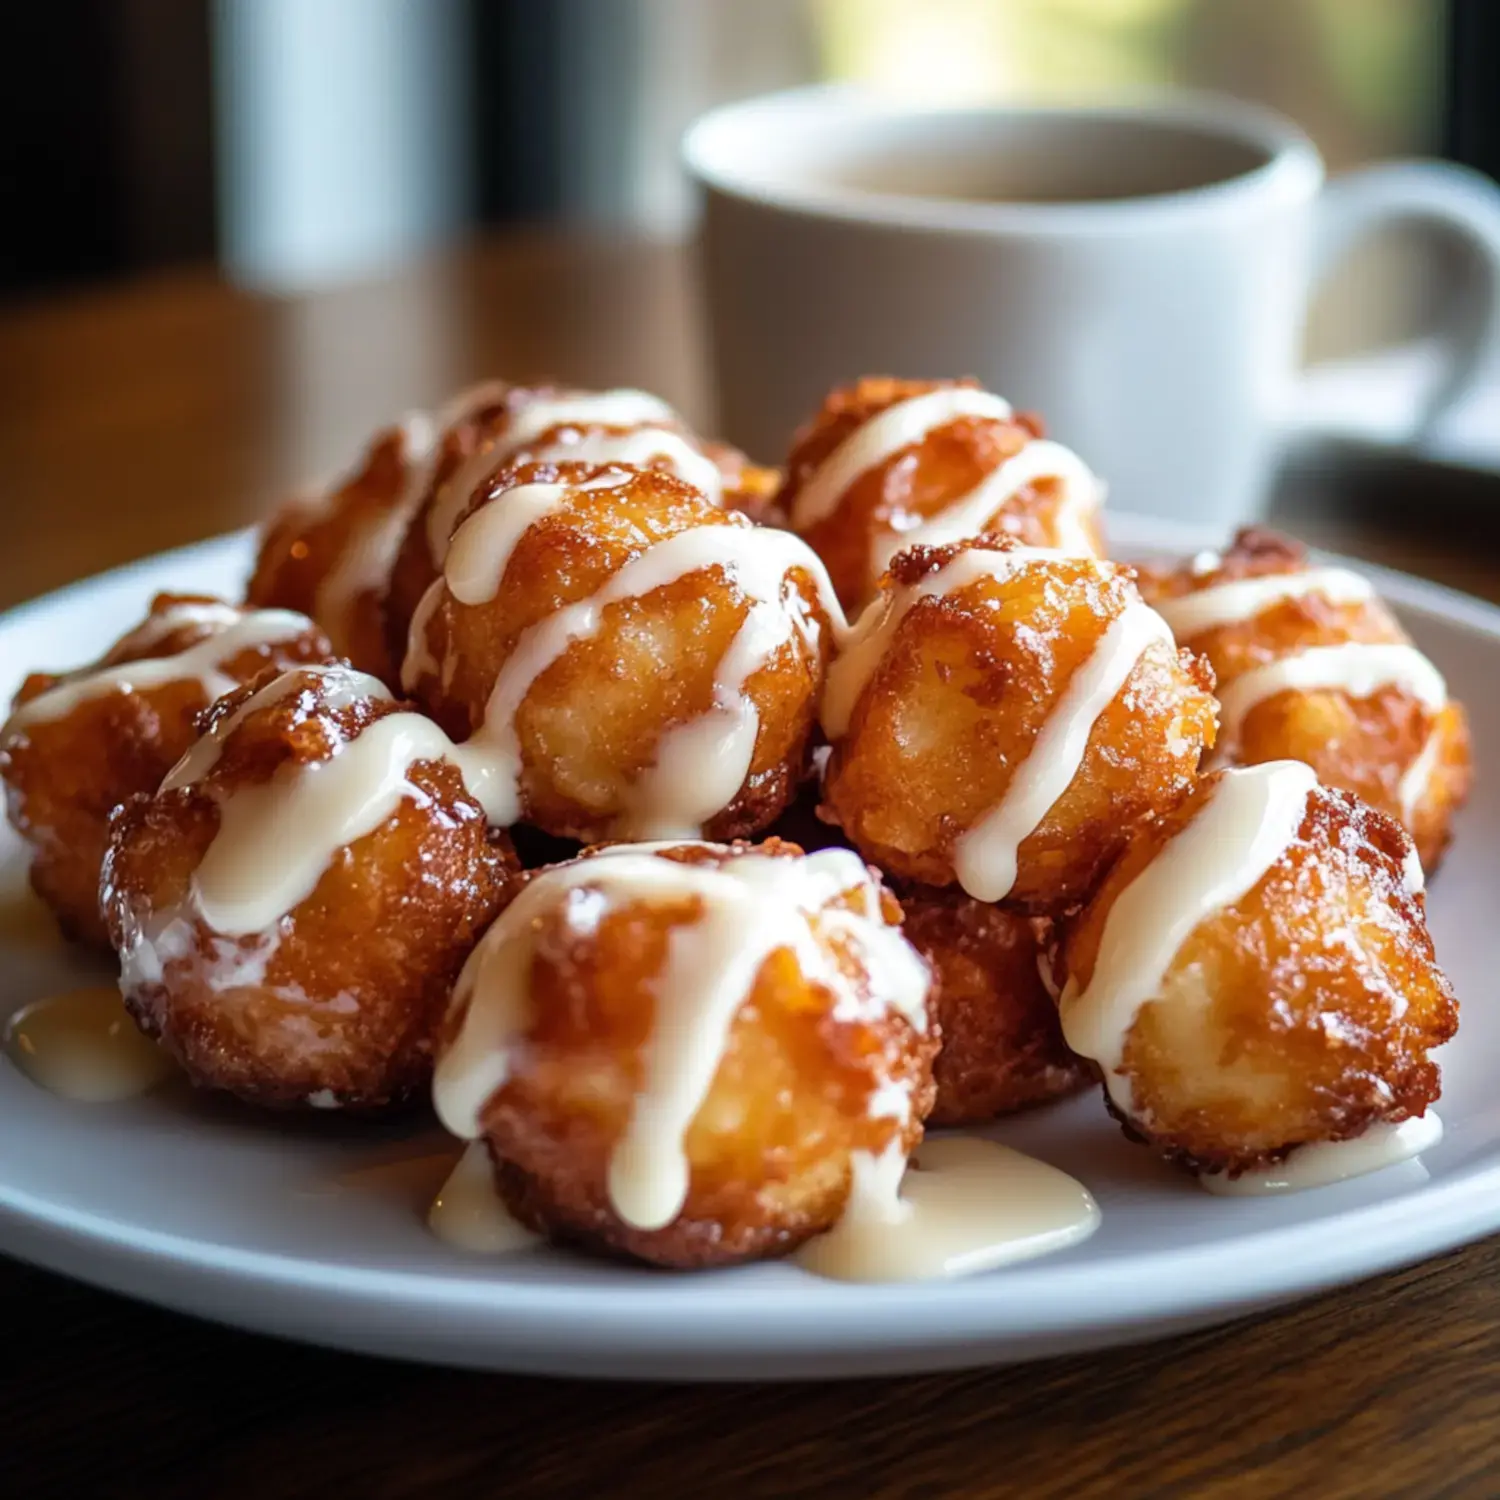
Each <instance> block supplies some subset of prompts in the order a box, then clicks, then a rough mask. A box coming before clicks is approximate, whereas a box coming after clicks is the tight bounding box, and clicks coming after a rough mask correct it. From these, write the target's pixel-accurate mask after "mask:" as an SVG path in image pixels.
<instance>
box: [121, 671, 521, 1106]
mask: <svg viewBox="0 0 1500 1500" xmlns="http://www.w3.org/2000/svg"><path fill="white" fill-rule="evenodd" d="M445 745H446V740H445V737H444V736H443V735H442V732H441V731H440V730H439V729H438V728H437V726H436V725H435V724H433V723H431V721H430V720H427V719H425V718H422V717H421V716H420V715H417V714H414V713H410V712H406V711H404V710H403V708H402V705H400V704H399V703H397V702H396V701H395V700H393V699H392V698H391V696H390V694H389V693H388V692H386V690H385V689H384V687H383V686H382V685H381V684H380V682H379V681H378V680H377V679H375V678H374V677H369V676H366V675H365V674H363V673H358V672H355V671H354V670H353V669H351V668H348V667H343V666H334V667H322V668H316V667H306V668H299V669H296V670H294V671H291V672H288V673H286V674H284V675H282V676H279V677H278V676H274V675H272V674H269V673H268V674H266V676H265V677H264V678H262V679H259V680H258V681H257V682H256V683H254V684H252V685H250V686H247V687H245V688H242V689H240V690H239V691H238V692H237V693H235V694H233V695H231V696H230V697H228V698H225V699H222V700H221V701H220V702H219V703H217V704H216V705H215V706H214V708H213V710H212V712H211V713H210V715H209V717H208V720H207V732H206V734H205V736H204V738H203V739H202V740H200V741H199V742H198V744H197V745H195V746H194V748H193V750H192V751H191V752H190V753H189V754H188V756H187V757H185V759H184V760H183V761H182V762H181V763H180V764H179V765H178V766H177V767H176V768H175V769H174V770H173V772H172V774H171V776H169V777H168V778H167V781H166V782H165V784H164V785H163V787H162V789H161V790H160V791H159V792H157V793H156V795H154V796H139V797H136V798H133V799H132V800H131V801H130V802H128V803H126V804H125V806H124V807H122V808H121V809H120V810H119V811H118V812H117V813H116V814H115V817H114V820H113V828H112V841H111V845H110V851H109V854H108V856H107V857H106V859H105V866H104V878H103V890H102V899H103V905H104V908H105V914H106V916H107V918H108V921H109V930H110V937H111V940H112V941H113V943H114V946H115V948H116V950H117V952H118V953H119V955H120V962H121V979H120V988H121V991H122V993H123V994H124V996H125V1003H126V1005H127V1007H128V1008H129V1010H130V1012H131V1014H132V1015H133V1016H134V1017H135V1019H136V1021H137V1023H138V1024H139V1025H140V1027H141V1030H142V1031H144V1032H145V1033H146V1034H147V1035H148V1036H151V1037H155V1038H159V1039H160V1041H161V1042H162V1044H163V1045H164V1046H165V1047H166V1049H167V1050H168V1051H169V1052H170V1053H171V1054H172V1056H174V1057H175V1058H176V1059H177V1060H178V1061H179V1062H180V1063H181V1064H182V1066H183V1068H184V1069H185V1070H186V1072H187V1074H188V1077H189V1078H191V1079H192V1081H193V1082H194V1083H195V1084H197V1085H198V1086H199V1087H201V1088H207V1089H217V1090H222V1091H224V1092H226V1093H229V1094H233V1095H234V1096H236V1097H237V1098H239V1099H243V1100H245V1101H247V1102H248V1103H251V1104H256V1105H261V1106H265V1107H269V1108H276V1109H289V1108H297V1107H303V1106H311V1107H314V1108H323V1109H332V1108H347V1109H357V1110H366V1111H368V1110H375V1109H379V1108H382V1107H384V1106H387V1105H392V1104H396V1103H399V1102H401V1101H402V1100H404V1099H406V1098H407V1097H409V1096H410V1095H412V1094H413V1093H414V1092H415V1091H417V1090H418V1089H420V1088H422V1087H423V1085H424V1084H425V1083H426V1082H427V1080H428V1078H429V1077H430V1075H431V1070H432V1052H433V1044H434V1040H435V1036H436V1030H437V1026H438V1024H439V1022H440V1021H441V1019H442V1016H443V1014H444V1011H445V1009H446V1006H447V1003H448V996H449V992H450V990H451V988H452V985H453V981H454V979H455V978H456V977H457V975H458V972H459V970H460V968H461V967H462V965H463V962H464V960H465V959H466V958H467V957H468V955H469V952H470V950H471V949H472V948H473V946H474V944H475V942H476V941H477V940H478V938H479V935H480V934H481V933H482V932H483V931H484V929H485V927H486V926H487V925H488V923H489V922H490V920H491V919H492V918H493V917H494V915H495V913H496V912H497V911H498V910H499V908H500V906H501V904H502V900H503V897H504V894H505V891H506V888H507V886H508V884H509V881H510V879H511V878H512V876H513V875H514V874H515V873H516V865H515V859H514V856H513V854H512V853H511V851H510V848H509V845H508V842H507V840H506V838H505V836H504V835H503V834H497V833H493V832H491V831H490V830H489V829H488V828H487V826H486V823H485V818H484V814H483V812H482V810H481V809H480V807H479V805H478V803H477V802H475V800H474V799H473V797H471V796H470V795H469V792H468V790H467V788H466V787H465V784H464V780H463V777H462V775H461V774H460V772H459V770H458V769H457V767H456V766H455V765H453V764H452V763H451V762H449V761H448V760H447V759H446V758H445V756H444V747H445Z"/></svg>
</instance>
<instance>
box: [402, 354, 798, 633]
mask: <svg viewBox="0 0 1500 1500" xmlns="http://www.w3.org/2000/svg"><path fill="white" fill-rule="evenodd" d="M440 420H441V422H442V428H443V431H442V437H441V439H440V441H439V443H438V447H437V450H436V453H435V455H434V459H433V462H432V465H431V469H430V472H429V474H428V477H427V484H426V487H425V492H424V493H423V494H422V496H421V497H420V498H419V499H418V501H417V504H416V511H415V514H414V516H413V519H412V521H411V524H410V525H409V527H408V529H407V532H406V536H405V539H404V541H403V542H402V544H401V547H400V550H399V552H398V554H397V557H396V562H395V566H394V569H393V571H392V574H391V581H390V591H389V597H388V605H387V613H388V617H389V618H388V622H387V629H388V631H389V633H390V638H391V649H392V652H393V654H394V656H395V658H396V660H397V661H398V662H399V661H400V659H401V657H402V655H403V654H404V652H405V650H406V642H407V631H408V629H409V626H410V623H411V620H412V617H413V616H414V615H415V614H416V612H417V608H418V606H419V605H420V603H421V601H422V595H423V594H424V593H426V591H427V589H428V588H429V587H430V586H431V584H432V582H433V580H434V579H435V578H436V577H437V576H438V574H439V573H440V572H441V570H442V566H443V557H444V554H445V553H446V551H447V547H448V539H449V538H450V537H451V536H452V535H453V529H454V524H455V521H456V520H457V517H458V516H459V514H460V513H461V512H462V511H464V510H465V509H467V508H468V507H469V506H470V505H471V504H472V503H473V502H474V501H475V499H476V497H477V496H478V495H479V494H480V493H481V491H483V490H485V489H486V488H488V487H490V486H492V484H493V481H494V478H495V476H496V475H497V474H499V473H501V472H502V471H503V470H506V469H509V468H514V467H516V466H518V465H520V464H523V463H527V462H550V463H564V462H574V463H589V464H600V463H628V464H631V465H634V466H636V467H638V468H652V469H661V470H664V471H665V472H666V473H669V474H674V475H676V476H677V477H678V478H679V479H681V480H683V481H684V483H687V484H691V485H692V486H693V487H694V488H695V489H697V490H699V491H700V492H701V493H702V494H703V497H704V498H705V499H706V500H709V501H711V502H713V503H714V504H715V505H719V504H722V505H725V506H727V507H728V508H729V509H731V510H743V511H744V512H746V513H747V514H748V515H750V516H751V517H752V519H755V520H760V519H762V517H763V516H765V515H767V514H768V513H769V508H770V503H771V500H772V499H773V498H774V495H775V492H776V488H777V485H778V483H779V479H780V476H779V475H777V474H775V472H774V471H772V470H768V469H759V468H756V467H755V466H754V465H752V464H751V463H750V462H749V461H748V460H747V459H746V458H745V455H744V454H743V453H740V452H739V451H738V450H736V449H734V448H731V447H729V446H728V445H727V444H724V443H710V444H705V443H702V442H700V441H699V440H698V439H697V438H696V437H695V436H694V435H693V434H692V432H691V431H690V430H689V429H688V427H687V425H686V423H684V421H683V420H682V418H681V417H680V416H679V415H678V414H677V413H676V412H675V411H674V410H673V409H672V408H671V407H670V406H668V405H667V403H666V402H665V401H663V400H662V399H661V398H660V397H658V396H652V395H650V394H648V393H647V392H645V391H634V390H615V391H580V390H570V389H567V388H565V387H560V386H554V385H512V386H506V385H501V384H499V383H498V382H496V383H492V384H489V385H485V386H479V387H476V389H475V390H474V391H472V392H469V393H468V394H467V395H466V396H465V397H462V398H460V399H459V400H458V401H457V402H455V403H454V405H453V406H452V407H451V408H450V410H449V411H448V413H447V414H446V416H445V417H444V418H443V419H440Z"/></svg>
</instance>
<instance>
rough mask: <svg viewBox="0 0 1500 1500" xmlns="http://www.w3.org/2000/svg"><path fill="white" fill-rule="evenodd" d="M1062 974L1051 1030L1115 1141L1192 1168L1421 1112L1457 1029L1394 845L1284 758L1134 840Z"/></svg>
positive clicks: (1248, 1162) (1221, 781)
mask: <svg viewBox="0 0 1500 1500" xmlns="http://www.w3.org/2000/svg"><path fill="white" fill-rule="evenodd" d="M1060 959H1061V966H1060V976H1059V977H1063V978H1065V981H1066V982H1065V984H1064V987H1063V991H1062V998H1061V1011H1062V1021H1063V1032H1064V1035H1065V1036H1066V1037H1067V1039H1068V1041H1069V1043H1070V1044H1071V1045H1072V1046H1073V1048H1074V1050H1075V1051H1077V1052H1079V1053H1081V1054H1083V1055H1085V1056H1087V1057H1091V1058H1093V1059H1094V1060H1095V1061H1096V1062H1097V1063H1098V1064H1099V1066H1100V1068H1101V1070H1102V1071H1103V1074H1104V1078H1105V1083H1106V1087H1107V1089H1108V1093H1109V1097H1110V1100H1111V1103H1112V1106H1113V1108H1114V1110H1115V1112H1116V1113H1117V1114H1118V1115H1119V1116H1120V1117H1121V1118H1122V1119H1123V1120H1124V1121H1125V1122H1126V1125H1127V1132H1128V1133H1130V1134H1134V1135H1137V1136H1139V1137H1140V1138H1142V1139H1144V1140H1146V1141H1147V1142H1149V1143H1150V1144H1151V1145H1152V1146H1154V1147H1155V1148H1156V1149H1157V1150H1159V1151H1161V1152H1162V1153H1164V1154H1165V1155H1166V1156H1168V1157H1171V1158H1173V1159H1175V1160H1177V1161H1179V1162H1181V1163H1183V1164H1185V1165H1187V1166H1189V1167H1192V1168H1196V1169H1198V1170H1200V1171H1214V1172H1227V1173H1229V1174H1231V1175H1235V1174H1238V1173H1241V1172H1244V1171H1248V1170H1250V1169H1252V1168H1256V1167H1260V1166H1264V1165H1265V1164H1268V1163H1274V1162H1277V1161H1279V1160H1281V1159H1282V1158H1284V1157H1286V1156H1287V1154H1288V1152H1289V1151H1291V1150H1293V1149H1294V1148H1296V1147H1298V1146H1301V1145H1305V1144H1308V1143H1311V1142H1327V1141H1340V1140H1345V1139H1349V1138H1352V1137H1355V1136H1358V1135H1360V1134H1361V1133H1362V1132H1364V1131H1365V1130H1367V1129H1368V1128H1369V1127H1371V1126H1374V1125H1377V1124H1387V1123H1393V1122H1397V1121H1400V1120H1403V1119H1405V1118H1407V1117H1410V1116H1417V1115H1421V1114H1422V1113H1423V1111H1424V1110H1425V1109H1426V1108H1427V1107H1428V1106H1429V1105H1430V1104H1432V1103H1433V1101H1434V1100H1435V1099H1436V1098H1437V1097H1438V1069H1437V1065H1436V1063H1434V1062H1433V1061H1432V1059H1431V1057H1430V1055H1429V1054H1430V1052H1431V1050H1432V1048H1434V1047H1436V1046H1437V1045H1438V1044H1439V1043H1441V1042H1445V1041H1447V1040H1448V1039H1449V1038H1450V1037H1451V1036H1452V1035H1453V1034H1454V1032H1455V1030H1456V1029H1457V1025H1458V1013H1457V1007H1456V1005H1455V1002H1454V998H1453V992H1452V990H1451V989H1450V987H1449V984H1448V981H1447V979H1446V978H1445V977H1444V975H1443V972H1442V970H1441V969H1439V968H1438V966H1437V961H1436V959H1435V958H1434V956H1433V951H1432V941H1431V939H1430V938H1429V936H1428V933H1427V925H1426V917H1425V909H1424V902H1423V897H1422V895H1421V869H1420V866H1419V865H1418V864H1417V862H1416V856H1415V851H1414V849H1413V848H1412V845H1411V841H1410V840H1409V839H1408V837H1407V835H1406V833H1405V832H1404V830H1403V829H1402V828H1401V826H1400V825H1399V824H1398V823H1396V822H1395V821H1394V820H1393V819H1391V818H1388V817H1386V816H1385V814H1384V813H1380V812H1377V811H1375V810H1374V809H1373V808H1370V807H1367V806H1365V805H1364V804H1363V803H1361V802H1360V801H1359V800H1358V799H1357V798H1355V797H1353V796H1351V795H1350V794H1349V793H1347V792H1339V791H1333V790H1330V789H1328V788H1324V787H1321V786H1319V785H1318V784H1317V780H1316V778H1315V776H1314V774H1313V772H1312V770H1311V768H1310V767H1308V766H1305V765H1303V764H1302V763H1300V762H1297V761H1276V762H1270V763H1268V764H1265V765H1259V766H1254V767H1249V768H1244V769H1235V770H1230V771H1221V772H1218V773H1216V774H1215V775H1212V776H1209V777H1206V778H1204V779H1203V780H1202V781H1201V782H1200V783H1199V785H1198V786H1197V787H1196V788H1195V790H1194V791H1193V793H1192V795H1191V796H1189V797H1188V798H1187V799H1185V800H1184V801H1183V802H1182V803H1181V804H1180V805H1179V806H1178V807H1177V808H1175V809H1173V810H1172V811H1171V812H1169V813H1167V814H1166V815H1165V816H1164V817H1163V818H1161V819H1160V820H1159V821H1158V822H1156V823H1154V824H1151V825H1149V826H1147V827H1145V828H1144V829H1142V830H1141V831H1140V832H1138V833H1137V835H1136V838H1135V840H1134V841H1133V842H1132V843H1131V845H1130V847H1129V848H1128V849H1127V850H1126V852H1125V854H1124V855H1123V857H1122V858H1121V859H1120V862H1119V863H1118V864H1117V865H1116V866H1115V867H1114V869H1112V870H1111V871H1110V872H1109V875H1108V876H1107V877H1106V878H1105V881H1104V884H1103V885H1102V886H1101V887H1100V889H1099V892H1098V894H1097V895H1096V896H1095V897H1094V898H1093V900H1092V901H1090V902H1089V904H1088V905H1087V906H1086V907H1085V908H1084V909H1083V911H1082V913H1081V914H1079V915H1078V917H1077V918H1076V919H1075V920H1073V921H1071V922H1070V923H1069V924H1068V925H1067V928H1066V933H1065V938H1064V942H1063V944H1062V949H1061V954H1060Z"/></svg>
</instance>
